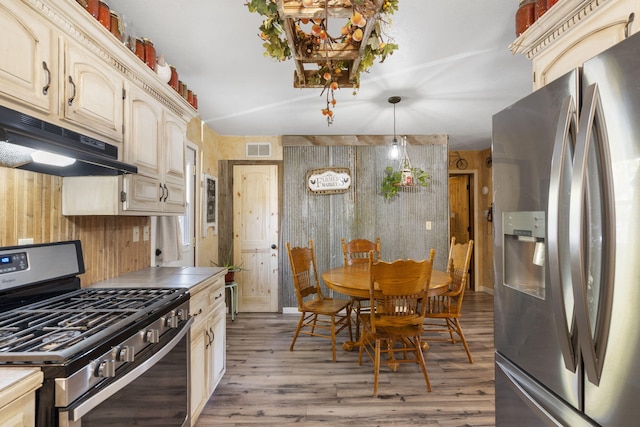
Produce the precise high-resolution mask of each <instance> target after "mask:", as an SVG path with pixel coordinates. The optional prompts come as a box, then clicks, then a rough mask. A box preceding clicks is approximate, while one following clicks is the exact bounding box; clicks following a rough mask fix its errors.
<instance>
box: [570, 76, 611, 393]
mask: <svg viewBox="0 0 640 427" xmlns="http://www.w3.org/2000/svg"><path fill="white" fill-rule="evenodd" d="M583 99H584V104H583V106H582V110H581V112H580V124H579V127H578V137H577V142H576V152H575V160H574V167H573V176H572V180H571V198H570V199H571V201H570V214H571V221H570V224H569V244H570V247H571V280H572V283H573V294H574V299H575V315H576V324H577V328H578V340H579V343H580V351H581V353H582V358H583V361H584V367H585V371H586V374H587V378H588V380H589V381H590V382H591V383H593V384H595V385H598V384H599V382H600V377H601V374H602V367H603V364H604V358H605V354H606V349H607V340H608V336H609V328H610V323H611V307H612V302H613V301H612V300H613V284H614V266H615V208H614V194H613V180H612V168H611V159H610V154H609V141H608V138H607V131H606V127H605V121H604V114H603V111H602V104H601V102H600V95H599V90H598V85H597V84H596V83H594V84H592V85H590V86H588V87H587V88H586V90H585V91H584V96H583ZM594 213H595V214H596V215H593V214H594ZM596 233H599V235H598V234H596ZM592 234H593V235H592ZM598 250H599V252H598ZM590 308H592V310H591V311H590V310H589V309H590Z"/></svg>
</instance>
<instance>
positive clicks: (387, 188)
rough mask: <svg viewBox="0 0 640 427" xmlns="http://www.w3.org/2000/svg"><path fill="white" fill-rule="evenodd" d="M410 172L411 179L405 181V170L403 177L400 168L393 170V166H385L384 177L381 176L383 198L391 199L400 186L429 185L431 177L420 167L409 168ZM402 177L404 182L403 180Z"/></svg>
mask: <svg viewBox="0 0 640 427" xmlns="http://www.w3.org/2000/svg"><path fill="white" fill-rule="evenodd" d="M409 169H410V171H411V173H410V176H411V179H410V180H409V181H408V182H407V180H406V172H405V177H403V171H402V170H394V169H393V167H391V166H387V167H386V168H385V169H384V177H383V178H382V187H381V189H382V195H383V196H384V198H385V200H389V199H391V198H392V197H393V196H395V195H396V194H398V190H400V188H402V187H413V186H416V185H420V186H422V187H426V186H427V185H429V180H430V179H431V177H430V176H429V174H428V173H426V172H425V171H423V170H422V169H420V168H413V167H412V168H409ZM403 179H404V182H403Z"/></svg>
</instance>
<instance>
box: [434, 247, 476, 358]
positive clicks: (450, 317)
mask: <svg viewBox="0 0 640 427" xmlns="http://www.w3.org/2000/svg"><path fill="white" fill-rule="evenodd" d="M472 252H473V240H469V241H468V242H467V243H456V241H455V237H452V238H451V248H450V250H449V262H448V263H447V272H448V273H449V274H450V275H451V284H450V285H449V290H448V291H447V292H445V293H444V294H442V295H439V296H435V297H431V298H430V299H429V305H428V311H427V313H426V321H425V325H424V333H425V334H426V335H427V336H426V339H428V340H429V341H446V342H450V343H452V344H455V343H456V339H455V337H454V335H453V334H454V333H455V334H457V335H458V338H459V339H460V342H462V345H463V346H464V349H465V351H466V352H467V357H468V358H469V363H473V357H471V351H469V345H468V344H467V340H466V338H465V336H464V333H463V332H462V326H461V325H460V318H461V317H462V300H463V298H464V292H465V289H466V287H467V282H468V280H469V266H470V264H471V253H472ZM443 334H444V335H445V337H443V336H442V335H443ZM446 335H448V337H447V336H446Z"/></svg>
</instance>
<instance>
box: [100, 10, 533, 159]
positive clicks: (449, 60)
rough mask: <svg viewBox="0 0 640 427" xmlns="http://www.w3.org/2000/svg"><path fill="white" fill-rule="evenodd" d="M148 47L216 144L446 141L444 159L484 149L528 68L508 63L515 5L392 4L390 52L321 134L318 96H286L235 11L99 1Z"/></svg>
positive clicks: (302, 92)
mask: <svg viewBox="0 0 640 427" xmlns="http://www.w3.org/2000/svg"><path fill="white" fill-rule="evenodd" d="M107 1H108V4H109V6H110V7H111V9H113V10H115V11H117V12H118V13H119V14H121V15H122V16H123V18H124V19H125V21H128V20H131V21H132V22H133V28H134V31H135V34H136V35H137V36H138V37H149V38H150V39H151V40H153V43H154V46H155V48H156V51H157V53H158V55H160V54H164V56H165V58H166V59H167V61H168V62H169V63H171V64H173V65H175V67H176V69H177V71H178V74H179V77H180V79H181V80H182V81H183V82H185V83H186V84H187V86H188V87H189V88H190V89H192V90H193V91H194V92H195V93H196V94H197V95H198V106H199V111H198V112H199V116H200V118H201V119H202V120H203V121H204V122H205V123H206V124H207V125H208V126H209V127H211V128H212V129H213V130H214V131H215V132H216V133H218V134H220V135H261V136H267V135H391V134H393V106H392V105H391V104H389V103H388V101H387V99H388V98H389V97H390V96H393V95H398V96H401V97H402V101H401V102H400V103H399V104H397V105H396V131H397V133H398V135H404V134H413V135H428V134H449V136H450V139H449V146H450V149H453V150H478V149H484V148H488V147H489V146H490V144H491V117H492V115H493V114H495V113H496V112H498V111H500V110H502V109H503V108H505V107H507V106H508V105H510V104H511V103H513V102H514V101H516V100H517V99H519V98H521V97H522V96H524V95H526V94H527V93H529V92H530V91H531V86H532V85H531V65H530V63H529V62H528V61H527V60H526V59H525V58H524V57H522V56H521V55H512V54H511V52H510V51H509V50H508V45H509V43H510V42H512V41H513V40H514V39H515V32H514V31H515V29H514V28H515V24H514V16H515V13H516V9H517V7H518V1H517V0H482V1H480V0H400V4H399V11H398V12H396V13H395V14H394V15H393V17H392V19H393V22H392V24H391V27H390V31H389V35H391V36H392V37H393V38H394V42H395V43H397V44H398V45H399V50H398V51H396V52H395V53H394V54H393V55H392V56H390V57H389V58H388V59H387V60H386V61H385V62H384V63H382V64H380V63H375V64H374V65H373V66H372V67H371V70H370V72H369V73H366V74H363V75H362V76H361V83H360V89H359V90H358V93H357V95H356V96H353V94H352V90H351V89H350V88H344V89H340V90H338V91H337V93H336V99H337V105H336V108H335V116H334V117H335V118H334V123H333V125H331V126H328V125H327V122H326V120H325V117H324V116H323V115H322V114H321V109H322V108H323V107H324V105H325V100H324V97H321V96H320V92H321V91H320V90H319V89H296V88H294V87H293V76H294V69H295V67H294V64H293V62H292V61H285V62H275V61H274V60H273V59H271V58H266V57H264V56H263V51H264V50H263V47H262V40H261V39H260V38H259V37H258V33H259V30H258V27H259V26H260V24H261V22H262V19H261V16H260V15H258V14H256V13H250V12H249V11H248V9H247V7H246V6H245V0H181V1H175V0H107Z"/></svg>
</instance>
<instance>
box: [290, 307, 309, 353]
mask: <svg viewBox="0 0 640 427" xmlns="http://www.w3.org/2000/svg"><path fill="white" fill-rule="evenodd" d="M305 314H306V313H305V312H304V311H303V312H302V313H301V314H300V320H299V321H298V326H297V327H296V332H295V333H294V334H293V341H291V347H289V351H293V346H294V345H295V344H296V339H297V338H298V334H299V333H300V329H302V323H303V322H304V316H305Z"/></svg>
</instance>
